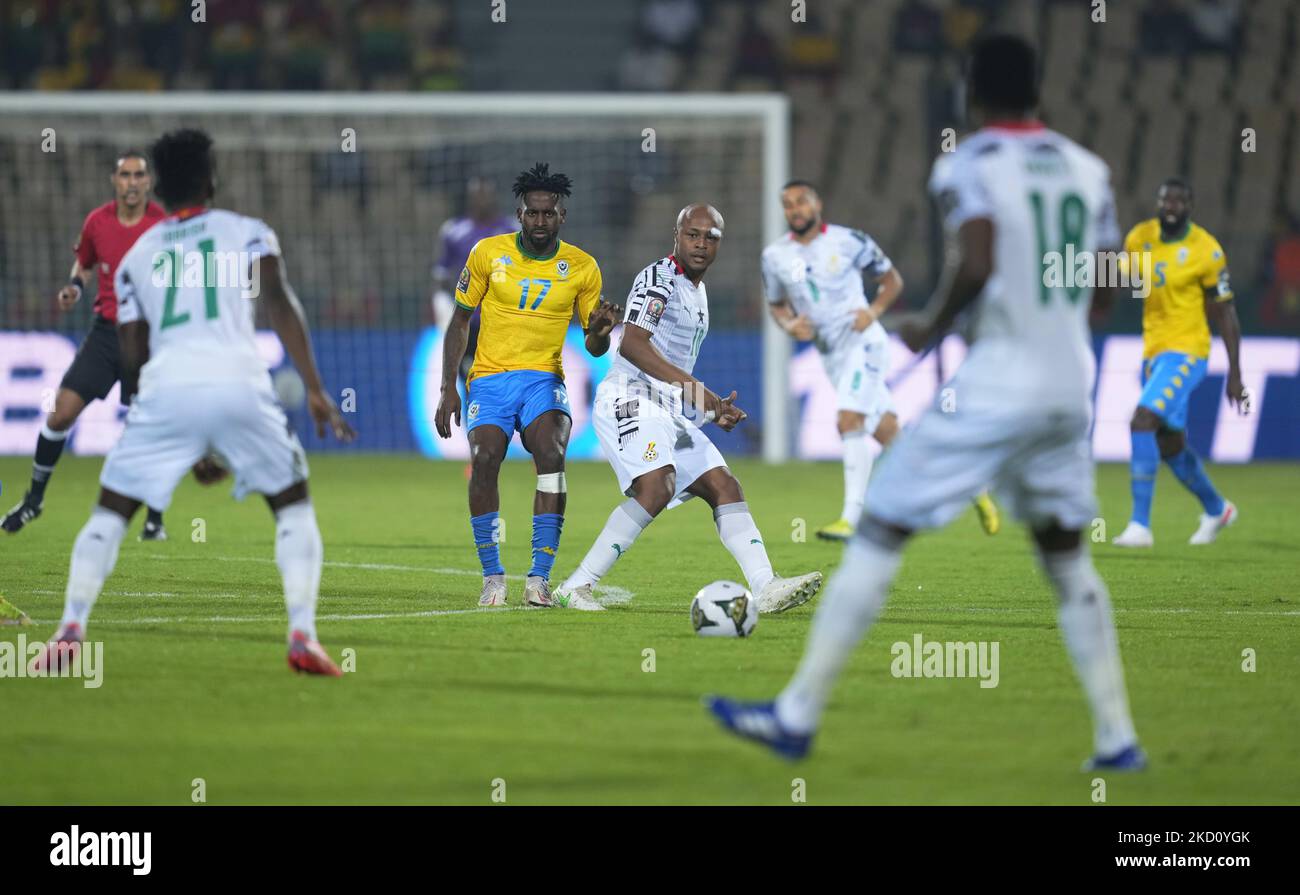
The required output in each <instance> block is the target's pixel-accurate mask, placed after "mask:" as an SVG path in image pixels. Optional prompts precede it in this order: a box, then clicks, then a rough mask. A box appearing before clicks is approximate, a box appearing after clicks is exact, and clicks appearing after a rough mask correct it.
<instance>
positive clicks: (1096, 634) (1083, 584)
mask: <svg viewBox="0 0 1300 895" xmlns="http://www.w3.org/2000/svg"><path fill="white" fill-rule="evenodd" d="M1039 557H1040V559H1041V560H1042V564H1043V569H1044V571H1046V573H1047V577H1048V578H1050V579H1051V581H1052V585H1053V587H1055V588H1056V593H1057V597H1058V599H1059V605H1058V609H1057V617H1058V619H1059V621H1060V625H1061V636H1062V637H1063V638H1064V639H1065V646H1066V649H1067V650H1068V651H1069V653H1070V658H1071V659H1072V660H1073V662H1074V670H1075V672H1076V673H1077V674H1078V676H1079V680H1080V681H1081V682H1082V683H1083V689H1084V692H1085V693H1086V694H1087V697H1088V704H1089V706H1090V707H1091V709H1092V720H1093V730H1094V734H1095V735H1094V740H1095V746H1096V750H1097V753H1098V754H1099V755H1113V754H1114V753H1116V752H1118V751H1119V750H1121V749H1123V748H1125V747H1126V746H1130V745H1132V744H1133V743H1135V742H1137V734H1136V733H1135V732H1134V730H1133V720H1132V718H1131V717H1130V716H1129V709H1128V693H1127V691H1126V690H1125V687H1124V668H1123V666H1122V665H1121V663H1120V658H1119V638H1118V637H1116V635H1115V624H1114V621H1113V620H1112V618H1111V609H1110V594H1109V593H1107V591H1106V585H1105V583H1104V582H1103V581H1102V580H1101V577H1100V576H1099V575H1098V574H1097V570H1096V569H1095V568H1093V565H1092V558H1091V557H1090V556H1088V554H1087V552H1085V550H1084V549H1083V548H1082V547H1080V548H1078V549H1076V550H1071V551H1068V552H1051V553H1047V552H1042V551H1040V552H1039Z"/></svg>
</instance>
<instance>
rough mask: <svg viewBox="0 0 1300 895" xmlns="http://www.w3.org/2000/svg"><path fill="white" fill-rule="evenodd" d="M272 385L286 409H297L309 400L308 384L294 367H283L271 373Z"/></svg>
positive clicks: (281, 404)
mask: <svg viewBox="0 0 1300 895" xmlns="http://www.w3.org/2000/svg"><path fill="white" fill-rule="evenodd" d="M271 385H272V386H273V387H274V388H275V396H276V397H277V398H279V399H280V406H282V407H283V408H284V409H285V410H296V409H298V408H299V407H301V406H302V402H303V401H305V400H307V386H306V384H304V383H303V381H302V377H301V376H299V375H298V371H297V370H295V369H294V368H293V367H281V368H280V369H278V370H276V371H275V372H274V373H273V374H271Z"/></svg>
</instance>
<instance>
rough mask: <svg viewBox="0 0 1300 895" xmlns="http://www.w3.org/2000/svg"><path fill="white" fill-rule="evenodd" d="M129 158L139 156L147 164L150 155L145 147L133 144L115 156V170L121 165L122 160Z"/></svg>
mask: <svg viewBox="0 0 1300 895" xmlns="http://www.w3.org/2000/svg"><path fill="white" fill-rule="evenodd" d="M129 158H138V159H141V160H142V161H144V163H145V164H148V163H149V156H148V155H146V154H145V151H144V150H143V149H136V148H135V147H134V146H132V147H131V148H129V149H124V150H123V151H121V152H119V153H118V154H117V155H115V156H114V157H113V170H114V171H116V170H117V169H118V167H119V166H121V164H122V162H123V161H125V160H126V159H129Z"/></svg>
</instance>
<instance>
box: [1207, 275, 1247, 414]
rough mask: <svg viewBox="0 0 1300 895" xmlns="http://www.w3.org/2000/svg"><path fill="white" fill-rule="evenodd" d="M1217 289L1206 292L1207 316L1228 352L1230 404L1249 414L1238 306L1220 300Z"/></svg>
mask: <svg viewBox="0 0 1300 895" xmlns="http://www.w3.org/2000/svg"><path fill="white" fill-rule="evenodd" d="M1217 296H1218V289H1217V287H1211V288H1209V289H1207V290H1205V304H1206V316H1207V317H1209V318H1210V322H1211V323H1213V324H1214V328H1215V329H1216V330H1218V332H1219V336H1220V337H1221V338H1222V339H1223V347H1224V348H1225V349H1227V352H1228V383H1227V392H1228V403H1229V404H1231V405H1232V406H1233V407H1236V408H1237V412H1238V413H1242V414H1245V413H1248V412H1249V411H1248V409H1247V407H1246V404H1245V400H1246V387H1245V386H1244V385H1243V384H1242V382H1241V321H1240V320H1239V319H1238V318H1237V304H1236V302H1234V301H1233V300H1232V299H1228V300H1227V301H1219V300H1218V297H1217Z"/></svg>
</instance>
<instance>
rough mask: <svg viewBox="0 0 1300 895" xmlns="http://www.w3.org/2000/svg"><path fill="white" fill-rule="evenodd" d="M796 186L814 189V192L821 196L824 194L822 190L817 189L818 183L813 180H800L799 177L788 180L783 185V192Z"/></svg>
mask: <svg viewBox="0 0 1300 895" xmlns="http://www.w3.org/2000/svg"><path fill="white" fill-rule="evenodd" d="M796 186H801V187H803V188H804V189H809V190H812V191H813V192H814V193H816V194H817V195H819V196H820V195H821V194H822V191H821V190H819V189H817V184H815V183H813V182H812V181H811V180H799V179H798V178H796V179H794V180H787V181H786V183H785V186H783V187H781V192H783V193H784V192H785V191H786V190H788V189H790V188H791V187H796Z"/></svg>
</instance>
